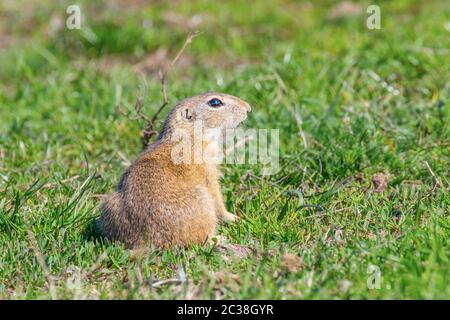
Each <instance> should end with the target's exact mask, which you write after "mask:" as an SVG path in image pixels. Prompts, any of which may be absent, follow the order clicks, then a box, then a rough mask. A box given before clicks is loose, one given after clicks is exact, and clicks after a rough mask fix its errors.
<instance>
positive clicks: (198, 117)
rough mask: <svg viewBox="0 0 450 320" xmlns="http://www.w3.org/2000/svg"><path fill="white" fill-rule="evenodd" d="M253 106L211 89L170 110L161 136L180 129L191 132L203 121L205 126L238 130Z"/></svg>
mask: <svg viewBox="0 0 450 320" xmlns="http://www.w3.org/2000/svg"><path fill="white" fill-rule="evenodd" d="M250 111H251V107H250V105H249V104H248V103H247V102H245V101H243V100H241V99H239V98H237V97H235V96H232V95H229V94H225V93H217V92H208V93H204V94H200V95H197V96H193V97H190V98H187V99H185V100H183V101H181V102H179V103H178V104H177V105H176V106H175V107H174V108H173V109H172V110H171V111H170V113H169V115H168V116H167V119H166V121H165V123H164V128H163V131H162V132H161V135H160V137H161V136H164V135H165V134H166V133H168V132H173V131H174V130H176V129H183V130H187V131H190V130H191V129H193V127H194V124H196V123H197V124H198V123H200V124H201V125H202V126H203V128H205V129H220V130H221V131H225V130H226V129H234V128H236V127H238V126H239V124H241V122H243V121H244V120H245V119H247V113H248V112H250Z"/></svg>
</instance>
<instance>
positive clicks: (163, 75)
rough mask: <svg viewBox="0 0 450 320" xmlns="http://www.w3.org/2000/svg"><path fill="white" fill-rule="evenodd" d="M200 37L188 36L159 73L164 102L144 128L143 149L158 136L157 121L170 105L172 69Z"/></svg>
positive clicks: (191, 34)
mask: <svg viewBox="0 0 450 320" xmlns="http://www.w3.org/2000/svg"><path fill="white" fill-rule="evenodd" d="M198 35H199V32H198V31H194V32H192V33H190V34H189V35H188V36H187V38H186V41H185V42H184V44H183V46H182V47H181V49H180V51H178V53H177V55H176V56H175V58H174V59H173V60H172V61H171V62H170V64H169V66H168V67H167V69H166V70H165V71H164V72H163V71H161V70H160V71H159V80H160V82H161V91H162V96H163V102H162V104H161V106H160V107H159V109H158V110H157V111H156V112H155V114H154V115H153V117H152V118H151V119H150V120H149V121H147V125H146V126H145V128H144V130H143V132H142V139H141V140H142V147H143V149H145V148H146V147H147V145H148V143H149V141H150V139H151V137H152V136H154V135H155V134H157V132H156V131H155V130H154V126H155V122H156V119H157V118H158V116H159V114H160V113H161V111H162V110H163V109H164V108H165V107H166V106H167V104H168V103H169V98H168V97H167V77H168V75H169V72H170V71H171V70H172V68H173V66H174V65H175V63H177V61H178V60H179V59H180V57H181V55H182V54H183V52H184V50H186V48H187V46H188V45H189V44H190V43H192V40H193V39H194V38H195V37H196V36H198Z"/></svg>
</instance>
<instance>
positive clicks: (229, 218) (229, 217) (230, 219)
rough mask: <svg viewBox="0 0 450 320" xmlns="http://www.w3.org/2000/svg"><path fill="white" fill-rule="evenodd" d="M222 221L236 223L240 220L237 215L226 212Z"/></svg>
mask: <svg viewBox="0 0 450 320" xmlns="http://www.w3.org/2000/svg"><path fill="white" fill-rule="evenodd" d="M221 219H222V220H223V221H225V222H235V221H236V220H238V219H239V217H238V216H237V215H234V214H232V213H231V212H228V211H225V212H224V213H223V214H222V216H221Z"/></svg>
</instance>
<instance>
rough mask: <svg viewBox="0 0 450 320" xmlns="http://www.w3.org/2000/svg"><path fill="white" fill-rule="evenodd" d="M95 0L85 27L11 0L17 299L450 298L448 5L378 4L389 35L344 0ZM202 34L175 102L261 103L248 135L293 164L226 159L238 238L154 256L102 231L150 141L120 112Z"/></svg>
mask: <svg viewBox="0 0 450 320" xmlns="http://www.w3.org/2000/svg"><path fill="white" fill-rule="evenodd" d="M79 3H80V5H81V7H82V11H83V13H84V14H85V20H84V22H83V23H84V24H83V25H82V26H83V27H82V30H80V31H77V30H72V31H70V30H67V29H66V28H64V24H65V20H64V19H65V17H66V15H65V8H66V7H67V5H68V4H72V3H68V2H67V1H58V2H55V3H53V2H50V1H48V2H45V1H40V2H39V4H38V2H37V1H30V2H27V5H26V6H25V4H20V3H18V2H14V1H5V2H4V3H2V6H3V10H1V11H0V14H1V16H2V19H1V22H0V40H2V41H0V50H1V51H0V54H1V59H0V70H2V71H1V72H0V119H1V121H0V299H49V298H52V296H53V297H56V298H60V299H72V298H100V299H106V298H111V299H124V298H129V299H162V298H167V299H179V298H200V299H210V298H212V299H214V298H223V299H255V298H270V299H328V298H331V299H349V298H351V299H439V298H440V299H449V298H450V285H449V283H450V274H449V265H450V263H449V239H450V237H449V236H450V232H449V228H450V219H449V207H450V205H449V202H450V201H449V200H450V198H449V170H448V168H449V163H450V142H449V123H450V97H449V92H450V90H449V89H450V88H449V87H450V82H449V74H450V58H449V57H450V48H449V42H448V36H449V21H450V14H449V13H450V10H449V9H450V8H449V4H448V2H446V1H427V2H423V3H419V2H416V1H412V0H411V1H407V0H399V1H378V5H379V6H380V7H381V14H382V22H381V23H382V29H381V30H369V29H367V28H366V24H365V20H366V18H367V14H366V13H365V8H366V7H367V5H368V4H369V3H367V2H364V1H362V2H360V6H361V8H362V9H361V10H362V12H361V13H360V14H359V15H354V16H352V15H348V14H345V13H344V14H342V13H340V14H337V16H335V17H334V18H331V17H330V12H332V10H333V8H334V7H335V6H336V4H337V3H338V2H337V1H314V2H290V1H283V0H279V1H260V2H256V3H250V2H247V1H240V2H237V3H225V2H220V3H219V2H214V3H213V2H206V1H200V0H198V1H194V2H184V1H179V2H178V1H177V2H176V3H175V4H171V5H166V4H164V3H163V2H158V3H157V4H153V5H145V4H142V3H141V2H140V1H133V2H131V3H132V4H131V5H130V6H129V7H127V8H124V7H122V6H123V4H124V3H125V1H115V2H114V3H115V4H114V5H113V4H111V2H109V3H108V4H107V3H106V1H98V2H95V3H92V2H90V1H80V2H79ZM1 12H3V13H1ZM249 12H251V14H249ZM190 17H194V18H192V19H190ZM195 17H196V18H195ZM196 21H197V22H196ZM198 21H200V22H198ZM198 23H199V24H198ZM190 28H197V29H199V30H201V31H203V33H202V35H200V36H199V37H197V38H196V39H195V40H194V42H193V43H192V44H191V46H190V47H189V48H188V50H187V51H186V52H185V54H184V55H183V58H182V59H181V60H180V61H179V64H178V65H177V67H176V68H175V69H174V70H173V73H172V74H171V75H170V78H169V98H170V101H171V103H172V104H173V103H174V102H175V101H177V100H180V99H182V98H184V97H187V96H190V95H193V94H196V93H201V92H205V91H209V90H217V91H222V92H227V93H230V94H234V95H237V96H239V97H242V98H243V99H245V100H247V101H249V102H250V104H251V105H252V106H253V112H252V113H251V114H250V117H249V120H248V127H253V128H278V129H280V165H281V170H280V171H279V172H278V173H277V174H275V175H273V176H269V177H262V176H260V175H259V168H258V167H257V166H239V165H232V166H231V165H227V166H224V167H223V171H224V179H223V183H222V185H223V190H224V194H225V195H226V197H227V207H228V209H229V210H230V211H234V212H236V213H237V214H238V215H239V216H240V217H241V219H240V221H239V222H238V223H236V224H232V225H223V226H220V228H219V234H221V235H223V236H224V237H225V239H226V243H227V245H226V247H217V246H213V245H205V246H196V247H193V248H191V249H188V250H172V251H165V252H156V251H155V252H150V253H147V254H145V255H136V254H135V253H133V252H131V251H129V250H126V249H124V248H123V246H121V245H120V244H114V243H108V242H107V241H105V240H104V239H102V238H101V236H99V235H98V233H97V232H96V230H95V225H94V223H93V222H94V221H95V219H96V218H97V217H98V216H99V211H98V206H99V204H100V201H101V200H100V195H102V194H106V193H110V192H111V191H112V190H113V189H114V188H115V186H116V184H117V182H118V179H119V177H120V175H121V173H122V172H123V170H124V169H125V167H126V163H127V161H130V160H132V159H133V158H135V157H136V156H137V154H138V153H139V152H140V150H141V145H140V138H139V133H140V131H141V129H142V128H143V126H144V124H145V123H144V122H141V121H131V120H130V119H127V118H126V117H124V116H122V115H120V114H117V113H116V112H115V105H116V104H117V103H118V102H120V104H121V105H122V107H123V108H125V109H127V110H129V111H130V112H133V105H134V103H135V101H136V99H137V97H138V96H140V95H142V94H143V93H146V94H145V97H144V111H145V112H146V113H147V114H152V113H153V112H155V110H156V109H157V108H158V106H159V104H160V101H161V93H160V85H159V83H158V81H157V76H156V71H155V70H156V69H157V65H158V63H160V62H161V61H156V62H155V61H154V60H155V59H156V58H155V56H153V55H152V53H153V52H155V51H156V50H158V49H160V48H166V49H168V57H163V61H166V60H167V59H169V58H170V57H171V56H173V55H174V54H175V53H176V51H177V50H178V49H179V48H180V46H181V45H182V42H183V39H184V37H185V36H186V31H187V30H188V29H190ZM163 56H164V54H163ZM142 61H146V63H147V65H146V69H144V76H141V77H140V76H138V75H137V74H136V72H135V69H136V67H135V66H136V64H139V62H142ZM155 65H156V67H155ZM141 66H142V64H141ZM166 111H167V110H166ZM296 119H297V121H296ZM302 135H303V137H302ZM305 141H306V143H305ZM379 172H382V173H385V174H387V176H388V187H387V188H386V190H384V191H382V192H379V193H377V192H375V191H374V187H373V185H372V182H371V180H372V177H373V175H374V174H376V173H379ZM286 191H287V192H286ZM304 204H314V205H320V206H321V207H323V210H322V211H316V210H315V209H314V208H304V207H301V205H304ZM33 238H35V240H36V241H35V243H34V242H33ZM39 257H41V258H42V260H43V262H42V261H40V260H39ZM45 269H48V270H45ZM376 275H380V276H381V278H379V279H380V280H381V281H380V282H379V287H378V288H373V286H371V284H377V282H376V280H375V278H376ZM168 279H169V280H170V279H175V280H174V281H166V280H168ZM377 279H378V278H377ZM371 288H372V289H371Z"/></svg>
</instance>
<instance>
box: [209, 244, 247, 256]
mask: <svg viewBox="0 0 450 320" xmlns="http://www.w3.org/2000/svg"><path fill="white" fill-rule="evenodd" d="M217 248H218V249H219V251H220V252H221V253H222V254H227V253H232V255H233V256H234V257H236V258H239V259H244V258H246V257H247V256H248V255H249V254H250V249H249V248H248V247H246V246H242V245H240V244H237V243H221V244H219V245H218V246H217Z"/></svg>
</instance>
